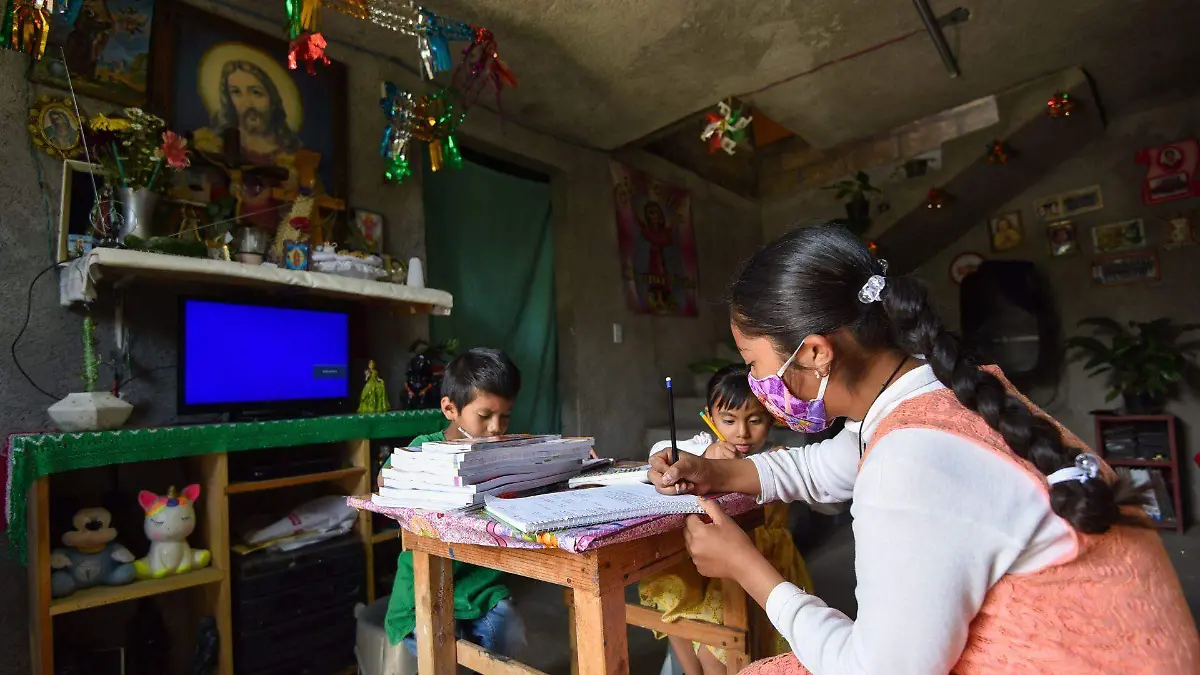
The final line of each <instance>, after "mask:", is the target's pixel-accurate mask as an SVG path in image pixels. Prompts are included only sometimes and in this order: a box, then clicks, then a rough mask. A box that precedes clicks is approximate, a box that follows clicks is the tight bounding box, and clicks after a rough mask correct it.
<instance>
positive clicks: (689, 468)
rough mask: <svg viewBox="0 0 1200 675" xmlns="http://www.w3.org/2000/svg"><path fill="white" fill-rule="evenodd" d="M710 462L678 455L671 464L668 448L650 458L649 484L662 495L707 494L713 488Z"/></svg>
mask: <svg viewBox="0 0 1200 675" xmlns="http://www.w3.org/2000/svg"><path fill="white" fill-rule="evenodd" d="M711 465H712V460H708V459H705V458H703V457H697V456H696V455H693V454H691V453H687V452H682V453H680V457H679V461H678V462H675V463H674V464H671V450H670V448H668V449H666V450H663V451H662V452H660V453H658V454H656V455H654V456H653V457H651V458H650V482H651V483H653V484H654V487H656V488H658V491H659V492H661V493H662V494H664V495H686V494H698V495H704V494H708V493H709V492H710V491H711V490H712V487H713V481H712V475H713V471H712V468H711Z"/></svg>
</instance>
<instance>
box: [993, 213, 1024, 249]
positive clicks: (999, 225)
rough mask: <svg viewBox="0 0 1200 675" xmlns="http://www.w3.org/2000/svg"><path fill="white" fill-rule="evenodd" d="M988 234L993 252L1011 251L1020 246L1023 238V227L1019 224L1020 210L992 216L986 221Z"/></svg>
mask: <svg viewBox="0 0 1200 675" xmlns="http://www.w3.org/2000/svg"><path fill="white" fill-rule="evenodd" d="M988 234H989V235H990V239H991V242H992V251H993V252H996V253H1000V252H1002V251H1011V250H1013V249H1014V248H1016V247H1018V246H1020V245H1021V242H1022V241H1023V240H1024V239H1025V229H1024V227H1023V226H1022V225H1021V212H1020V211H1010V212H1009V213H1001V214H999V215H997V216H996V217H994V218H992V219H991V220H989V221H988Z"/></svg>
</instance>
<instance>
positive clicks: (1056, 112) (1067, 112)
mask: <svg viewBox="0 0 1200 675" xmlns="http://www.w3.org/2000/svg"><path fill="white" fill-rule="evenodd" d="M1074 109H1075V102H1074V101H1072V100H1071V95H1070V94H1068V93H1067V92H1065V91H1064V92H1060V93H1057V94H1055V95H1054V96H1051V97H1050V100H1049V101H1046V116H1047V117H1070V116H1071V111H1072V110H1074Z"/></svg>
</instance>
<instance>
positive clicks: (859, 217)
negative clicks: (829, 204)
mask: <svg viewBox="0 0 1200 675" xmlns="http://www.w3.org/2000/svg"><path fill="white" fill-rule="evenodd" d="M824 189H825V190H836V191H837V194H836V195H835V196H836V198H837V199H839V200H843V199H844V200H846V204H845V206H846V218H845V220H842V219H840V218H839V219H838V222H839V223H840V224H842V225H844V226H846V228H847V229H849V230H850V231H851V232H853V233H854V234H856V235H858V236H862V235H863V234H865V233H866V231H867V229H868V228H869V227H870V226H871V198H870V195H872V194H882V192H880V190H879V188H877V187H875V186H873V185H871V177H870V176H868V175H867V172H865V171H859V172H858V173H856V174H854V177H853V178H847V179H846V180H840V181H838V182H836V183H834V184H833V185H827V186H825V188H824Z"/></svg>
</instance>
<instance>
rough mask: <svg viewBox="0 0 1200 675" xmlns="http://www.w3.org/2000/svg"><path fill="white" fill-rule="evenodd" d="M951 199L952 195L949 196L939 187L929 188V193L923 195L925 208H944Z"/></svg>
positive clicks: (952, 199) (952, 198)
mask: <svg viewBox="0 0 1200 675" xmlns="http://www.w3.org/2000/svg"><path fill="white" fill-rule="evenodd" d="M952 201H954V197H951V196H950V194H949V193H947V192H946V191H945V190H942V189H939V188H930V189H929V194H927V195H925V208H927V209H941V208H945V207H946V206H947V205H948V204H949V203H950V202H952Z"/></svg>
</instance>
